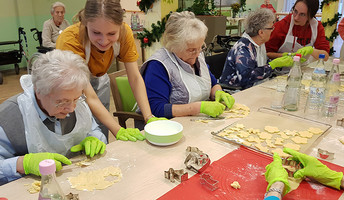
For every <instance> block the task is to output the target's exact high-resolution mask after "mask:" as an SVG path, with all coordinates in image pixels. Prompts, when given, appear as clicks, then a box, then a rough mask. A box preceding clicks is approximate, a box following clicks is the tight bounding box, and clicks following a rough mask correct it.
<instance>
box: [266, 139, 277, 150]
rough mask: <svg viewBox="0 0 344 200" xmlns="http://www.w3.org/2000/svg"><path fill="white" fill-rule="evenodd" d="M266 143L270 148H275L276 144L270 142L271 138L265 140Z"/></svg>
mask: <svg viewBox="0 0 344 200" xmlns="http://www.w3.org/2000/svg"><path fill="white" fill-rule="evenodd" d="M265 142H266V145H267V146H268V147H270V148H275V147H276V146H275V145H274V144H272V140H266V141H265Z"/></svg>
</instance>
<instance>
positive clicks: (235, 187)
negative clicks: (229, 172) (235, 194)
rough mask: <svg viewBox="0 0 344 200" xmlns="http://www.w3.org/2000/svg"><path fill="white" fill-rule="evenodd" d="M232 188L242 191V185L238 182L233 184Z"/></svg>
mask: <svg viewBox="0 0 344 200" xmlns="http://www.w3.org/2000/svg"><path fill="white" fill-rule="evenodd" d="M231 186H232V188H234V189H240V187H241V186H240V184H239V182H238V181H234V182H233V183H232V184H231Z"/></svg>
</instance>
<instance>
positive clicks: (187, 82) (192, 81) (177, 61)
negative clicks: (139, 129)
mask: <svg viewBox="0 0 344 200" xmlns="http://www.w3.org/2000/svg"><path fill="white" fill-rule="evenodd" d="M207 31H208V28H207V27H206V26H205V24H204V23H203V22H202V21H201V20H199V19H197V18H196V17H195V15H194V13H192V12H188V11H183V12H180V13H179V12H174V13H172V14H171V15H170V17H169V18H168V20H167V22H166V26H165V32H164V34H163V39H162V41H163V46H164V47H163V48H161V49H159V50H158V51H156V52H155V53H154V54H153V55H152V56H151V57H150V58H149V59H148V60H147V61H146V62H145V63H144V64H143V65H142V68H141V74H142V76H143V79H144V81H145V84H146V88H147V95H148V100H149V103H150V106H151V108H152V112H153V114H154V115H155V116H159V117H166V118H172V117H179V116H188V115H197V114H199V113H204V114H207V115H209V116H211V117H217V116H219V115H221V114H222V113H223V111H224V109H225V106H224V105H223V104H222V103H220V102H221V101H224V102H225V104H226V106H227V107H228V108H231V107H232V106H233V104H234V98H233V97H232V96H231V95H230V94H228V93H225V92H224V91H222V88H221V86H220V85H218V84H217V83H216V78H215V77H214V75H213V74H211V72H210V71H209V68H208V66H207V64H206V63H205V58H204V54H203V53H202V47H203V45H204V39H205V37H206V35H207ZM209 99H211V100H215V101H208V100H209Z"/></svg>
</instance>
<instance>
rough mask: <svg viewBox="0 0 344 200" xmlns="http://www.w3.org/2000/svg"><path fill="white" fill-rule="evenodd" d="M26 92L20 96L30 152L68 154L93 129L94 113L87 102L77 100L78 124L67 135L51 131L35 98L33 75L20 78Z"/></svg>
mask: <svg viewBox="0 0 344 200" xmlns="http://www.w3.org/2000/svg"><path fill="white" fill-rule="evenodd" d="M20 83H21V86H22V88H23V90H24V93H23V94H21V95H20V96H18V105H19V109H20V111H21V113H22V115H23V121H24V126H25V137H26V142H27V147H28V151H29V153H38V152H51V153H59V154H62V155H66V154H67V152H68V150H69V149H70V148H71V147H72V146H74V145H76V144H79V143H80V142H81V141H82V140H83V139H84V138H85V137H87V134H88V133H89V132H90V131H91V130H92V114H91V111H90V109H89V108H88V106H87V105H86V103H85V102H77V104H76V107H75V115H76V119H77V120H76V124H75V126H74V129H73V130H72V131H71V132H70V133H68V134H65V135H58V134H55V133H54V132H52V131H50V130H49V129H48V128H47V127H46V126H45V125H44V123H43V122H42V120H40V118H39V115H38V113H37V110H36V109H35V106H34V102H33V99H34V97H33V96H32V95H34V92H33V85H32V82H31V75H24V76H22V77H21V78H20Z"/></svg>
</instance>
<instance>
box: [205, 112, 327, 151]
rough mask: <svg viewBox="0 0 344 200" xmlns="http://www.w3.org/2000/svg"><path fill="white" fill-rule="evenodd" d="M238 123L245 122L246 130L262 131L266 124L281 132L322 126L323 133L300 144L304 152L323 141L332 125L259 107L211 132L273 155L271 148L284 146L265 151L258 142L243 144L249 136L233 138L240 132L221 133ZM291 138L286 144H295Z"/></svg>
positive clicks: (276, 136) (273, 137) (227, 139)
mask: <svg viewBox="0 0 344 200" xmlns="http://www.w3.org/2000/svg"><path fill="white" fill-rule="evenodd" d="M237 124H243V125H244V126H245V128H244V130H246V129H248V128H254V129H259V130H260V131H261V132H263V131H264V127H265V126H274V127H278V128H279V130H280V131H281V132H283V131H284V130H291V131H294V130H296V131H306V130H307V129H308V128H310V127H314V128H320V129H321V130H322V131H323V133H322V134H318V135H313V136H312V138H310V139H308V143H307V144H298V145H300V150H299V151H300V152H302V153H309V152H308V150H309V149H310V147H312V146H315V145H316V144H318V143H319V142H320V141H321V138H323V137H324V136H325V135H326V134H327V133H328V132H329V129H330V128H331V127H332V126H331V125H330V124H325V123H322V122H318V121H314V120H311V119H307V118H304V117H300V116H296V115H293V114H290V113H285V112H281V111H278V110H274V109H270V108H265V107H262V108H259V109H258V111H256V112H251V113H250V115H248V116H247V117H245V118H243V119H241V120H239V121H237V122H234V123H232V124H230V125H228V126H226V127H225V128H223V129H221V130H219V131H217V132H211V134H212V135H214V136H215V137H216V138H218V139H222V140H225V141H229V142H233V143H236V144H240V145H243V146H246V147H248V148H250V149H253V150H256V151H258V152H261V153H264V154H268V155H272V152H271V150H274V149H278V148H279V149H283V146H277V145H276V147H275V148H271V147H269V151H268V152H265V151H261V150H259V149H257V148H256V147H255V146H254V144H257V143H256V142H251V143H252V144H253V145H252V146H247V145H245V144H243V142H244V141H245V140H247V138H244V139H243V138H240V137H234V138H231V136H234V135H236V134H237V133H238V132H234V133H229V135H228V136H222V135H219V134H220V133H222V132H223V131H225V130H230V129H231V128H232V127H236V125H237ZM250 135H256V134H253V133H251V134H250ZM278 137H281V136H280V135H279V134H278V133H274V134H272V140H275V139H276V138H278ZM291 138H292V136H290V137H289V139H285V140H284V144H286V143H292V144H295V143H294V142H293V141H292V140H291ZM261 144H262V146H264V147H267V144H266V141H265V140H263V141H262V142H261Z"/></svg>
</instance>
